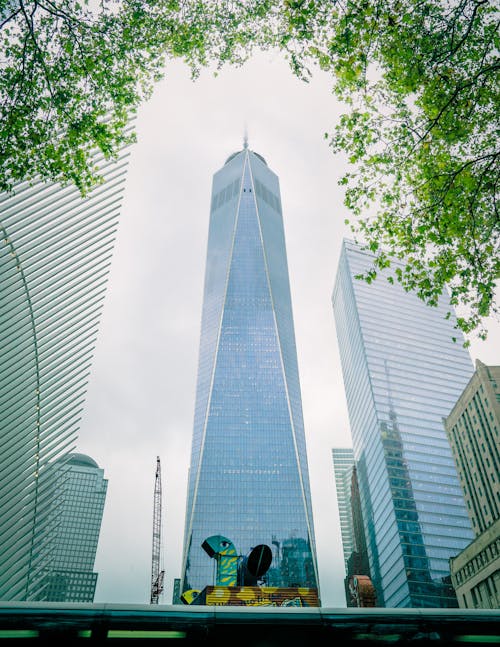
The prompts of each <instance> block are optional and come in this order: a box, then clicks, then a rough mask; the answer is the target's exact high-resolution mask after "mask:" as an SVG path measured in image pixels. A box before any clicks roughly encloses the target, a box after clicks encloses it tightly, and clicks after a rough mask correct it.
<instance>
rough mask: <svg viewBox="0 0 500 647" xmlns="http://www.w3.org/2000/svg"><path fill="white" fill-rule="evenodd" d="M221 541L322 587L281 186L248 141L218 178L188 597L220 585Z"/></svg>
mask: <svg viewBox="0 0 500 647" xmlns="http://www.w3.org/2000/svg"><path fill="white" fill-rule="evenodd" d="M212 535H222V536H224V537H226V538H227V539H229V540H230V541H231V542H233V544H234V546H235V548H236V551H237V552H238V554H239V555H242V556H245V555H247V554H248V552H249V551H250V550H251V548H253V547H255V546H257V545H259V544H267V545H268V546H269V547H270V548H271V550H272V552H273V561H272V564H271V567H270V568H269V571H268V572H267V574H266V576H265V577H266V578H267V579H266V585H268V586H283V587H288V586H303V587H313V588H318V575H317V566H316V551H315V541H314V531H313V520H312V510H311V496H310V489H309V476H308V467H307V457H306V445H305V435H304V426H303V419H302V403H301V395H300V385H299V374H298V365H297V352H296V346H295V335H294V327H293V318H292V304H291V296H290V286H289V279H288V268H287V259H286V249H285V236H284V229H283V219H282V212H281V200H280V191H279V182H278V178H277V176H276V175H275V174H274V173H273V172H272V171H271V169H270V168H269V167H268V166H267V163H266V162H265V160H264V159H263V158H262V157H261V156H260V155H258V154H257V153H255V152H252V151H250V150H249V149H248V147H247V145H246V143H245V147H244V149H243V150H242V151H240V152H238V153H234V154H233V155H231V156H230V157H229V158H228V159H227V161H226V163H225V164H224V166H223V168H222V169H220V170H219V171H218V172H217V173H216V174H215V176H214V179H213V188H212V203H211V211H210V227H209V235H208V252H207V261H206V275H205V288H204V302H203V315H202V326H201V341H200V351H199V367H198V384H197V394H196V407H195V416H194V432H193V444H192V454H191V467H190V472H189V484H188V496H187V509H186V527H185V545H184V556H183V572H182V591H186V590H187V589H199V590H202V589H203V588H204V587H205V586H207V585H212V584H214V562H213V560H212V559H210V557H209V556H208V555H207V553H206V552H204V550H203V549H202V547H201V545H202V543H203V542H204V540H205V539H206V538H207V537H209V536H212Z"/></svg>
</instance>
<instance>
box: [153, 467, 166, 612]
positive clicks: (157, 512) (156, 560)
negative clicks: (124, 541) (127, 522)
mask: <svg viewBox="0 0 500 647" xmlns="http://www.w3.org/2000/svg"><path fill="white" fill-rule="evenodd" d="M164 576H165V571H164V570H163V568H162V567H161V466H160V457H159V456H157V457H156V475H155V489H154V505H153V550H152V560H151V600H150V603H151V604H158V599H159V597H160V594H161V593H162V591H163V578H164Z"/></svg>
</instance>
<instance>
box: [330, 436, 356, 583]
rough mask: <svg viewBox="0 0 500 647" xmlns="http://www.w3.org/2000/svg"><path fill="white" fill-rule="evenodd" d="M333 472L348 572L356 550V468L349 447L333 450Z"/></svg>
mask: <svg viewBox="0 0 500 647" xmlns="http://www.w3.org/2000/svg"><path fill="white" fill-rule="evenodd" d="M332 458H333V471H334V474H335V488H336V490H337V506H338V509H339V519H340V532H341V536H342V548H343V551H344V562H345V567H346V572H347V561H348V560H349V557H350V556H351V554H352V552H353V550H354V537H353V528H352V511H351V487H352V473H353V468H354V454H353V451H352V449H351V448H349V447H335V448H333V449H332Z"/></svg>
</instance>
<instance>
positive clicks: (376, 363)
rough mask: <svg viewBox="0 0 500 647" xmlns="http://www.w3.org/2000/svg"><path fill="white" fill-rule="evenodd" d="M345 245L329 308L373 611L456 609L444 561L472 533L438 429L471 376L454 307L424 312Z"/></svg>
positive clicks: (366, 256)
mask: <svg viewBox="0 0 500 647" xmlns="http://www.w3.org/2000/svg"><path fill="white" fill-rule="evenodd" d="M372 258H373V257H372V255H371V253H370V252H367V251H364V250H362V249H361V247H360V246H358V245H357V244H355V243H354V242H352V241H349V240H344V241H343V243H342V250H341V255H340V260H339V266H338V271H337V276H336V280H335V287H334V291H333V296H332V301H333V309H334V315H335V323H336V331H337V338H338V344H339V352H340V358H341V364H342V373H343V378H344V386H345V390H346V397H347V405H348V411H349V419H350V426H351V432H352V440H353V448H354V458H355V460H356V465H357V476H358V482H359V492H360V500H361V507H362V516H363V523H364V525H365V535H366V539H367V551H368V557H369V563H370V572H371V577H372V580H373V584H374V586H375V589H376V593H377V603H378V605H380V606H386V607H445V606H456V605H457V602H456V596H455V594H454V592H453V589H452V587H451V583H450V570H449V558H450V557H451V556H453V555H455V554H456V553H458V552H459V551H460V550H462V549H463V548H464V547H465V546H466V545H467V544H468V543H469V541H470V540H471V539H472V536H473V534H472V529H471V525H470V521H469V518H468V516H467V511H466V507H465V503H464V498H463V494H462V491H461V488H460V483H459V480H458V476H457V471H456V467H455V464H454V461H453V456H452V454H451V449H450V445H449V442H448V439H447V437H446V432H445V430H444V426H443V417H445V416H446V415H448V413H449V412H450V410H451V409H452V407H453V405H454V404H455V402H456V400H457V398H458V397H459V395H460V393H461V392H462V390H463V388H464V387H465V385H466V384H467V382H468V380H469V379H470V377H471V375H472V362H471V359H470V357H469V354H468V353H467V351H466V350H465V349H464V348H463V346H462V345H461V344H460V343H459V342H458V343H454V342H453V339H452V338H453V337H456V336H457V332H456V330H455V329H454V319H453V317H451V318H449V319H446V313H447V312H448V311H449V310H450V304H449V301H448V299H447V297H446V296H444V295H443V296H442V298H441V299H440V303H439V305H438V306H437V307H435V308H431V307H428V306H426V305H425V304H424V303H423V302H422V301H421V300H419V299H418V297H417V296H416V295H414V294H412V293H408V292H405V291H404V290H403V289H402V287H401V286H400V285H399V284H398V283H397V281H394V284H391V283H390V282H389V281H387V280H386V279H385V278H384V276H383V274H382V275H381V276H379V277H378V278H377V279H376V280H375V281H374V282H372V283H371V284H368V283H366V282H365V281H362V280H359V279H356V278H355V277H356V275H358V274H361V273H362V272H364V271H365V270H367V269H368V268H369V267H371V265H372Z"/></svg>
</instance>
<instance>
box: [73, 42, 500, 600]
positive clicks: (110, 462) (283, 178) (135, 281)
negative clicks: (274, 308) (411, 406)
mask: <svg viewBox="0 0 500 647" xmlns="http://www.w3.org/2000/svg"><path fill="white" fill-rule="evenodd" d="M340 112H341V106H339V105H338V103H337V102H336V100H335V99H334V97H333V96H332V94H331V91H330V84H329V80H328V77H327V76H326V75H324V74H321V73H319V72H318V73H317V74H316V75H315V77H314V78H313V80H312V81H311V82H310V83H309V84H305V83H303V82H301V81H299V80H297V79H296V78H294V77H293V76H292V74H291V72H290V71H289V69H288V66H287V64H286V63H285V62H284V61H283V60H282V59H281V58H280V57H279V56H278V55H276V56H274V55H272V54H263V55H259V56H256V57H254V59H253V60H252V61H251V62H249V63H248V64H246V65H245V66H244V67H243V68H240V69H234V68H232V69H229V68H228V69H226V70H224V71H223V72H222V73H220V74H219V75H218V76H217V78H214V76H213V75H212V74H211V73H210V72H208V71H205V72H203V73H202V75H201V78H199V79H198V80H197V81H196V82H193V81H192V80H191V79H190V75H189V71H188V70H187V68H186V67H185V66H183V65H182V64H180V63H175V64H170V65H169V66H168V68H167V74H166V78H165V80H164V81H163V82H162V83H161V84H159V85H158V86H157V87H156V90H155V93H154V96H153V97H152V99H151V100H150V101H149V102H148V103H147V104H146V105H144V106H143V108H142V109H141V111H140V113H139V117H138V120H137V134H138V143H137V144H136V145H135V146H134V147H133V148H132V149H131V157H130V167H129V172H128V177H127V183H126V189H125V199H124V204H123V209H122V217H121V223H120V228H119V232H118V236H117V241H116V246H115V253H114V258H113V265H112V270H111V275H110V281H109V287H108V293H107V296H106V301H105V308H104V315H103V319H102V324H101V329H100V333H99V338H98V343H97V346H96V353H95V359H94V365H93V372H92V376H91V379H90V383H89V390H88V397H87V406H86V410H85V413H84V416H83V421H82V426H81V431H80V439H79V446H78V449H79V451H82V452H85V453H88V454H89V455H91V456H92V457H93V458H94V459H96V460H97V462H98V463H99V465H100V466H101V467H103V468H104V470H105V476H106V477H107V478H108V479H109V484H108V496H107V500H106V506H105V511H104V517H103V524H102V530H101V538H100V543H99V549H98V553H97V559H96V565H95V568H96V570H97V571H98V572H99V581H98V586H97V591H96V597H95V601H96V602H120V603H121V602H123V603H127V602H129V603H137V604H141V603H147V602H149V586H150V571H151V541H152V508H153V485H154V472H155V466H156V456H157V455H159V456H160V458H161V462H162V473H163V505H164V514H163V537H164V547H163V553H164V559H165V569H166V589H165V594H164V596H163V598H162V600H161V602H163V603H166V604H170V602H171V595H172V582H173V579H174V578H175V577H179V576H180V568H181V554H182V540H183V524H184V512H185V493H186V487H187V471H188V464H189V454H190V446H191V433H192V422H193V412H194V397H195V386H196V370H197V360H198V344H199V335H200V323H201V308H202V291H203V281H204V266H205V255H206V243H207V234H208V220H209V204H210V192H211V181H212V175H213V173H214V172H215V171H217V170H218V169H219V168H220V167H221V166H222V165H223V164H224V161H225V160H226V158H227V157H228V156H229V155H230V154H231V153H232V152H234V151H236V150H239V149H241V146H242V139H243V131H244V126H245V124H247V126H248V132H249V142H250V148H251V149H253V150H255V151H257V152H258V153H260V154H261V155H263V156H264V157H265V159H266V161H267V162H268V165H269V166H270V168H271V169H272V170H273V171H274V172H275V173H277V175H278V176H279V178H280V185H281V197H282V204H283V214H284V223H285V234H286V242H287V253H288V264H289V272H290V283H291V291H292V304H293V311H294V321H295V331H296V339H297V352H298V360H299V369H300V380H301V388H302V399H303V408H304V419H305V428H306V438H307V444H308V460H309V468H310V478H311V492H312V500H313V512H314V524H315V531H316V541H317V549H318V563H319V571H320V586H321V597H322V602H323V605H324V606H333V607H343V606H345V600H344V593H343V582H342V579H343V576H344V567H343V557H342V549H341V543H340V531H339V522H338V513H337V508H336V498H335V496H336V493H335V485H334V478H333V469H332V462H331V448H332V447H334V446H339V447H342V446H350V444H351V440H350V434H349V426H348V417H347V409H346V402H345V396H344V390H343V384H342V375H341V369H340V363H339V357H338V350H337V342H336V336H335V326H334V319H333V313H332V308H331V301H330V297H331V292H332V287H333V281H334V276H335V271H336V267H337V262H338V255H339V251H340V244H341V240H342V237H343V236H344V235H348V234H349V232H348V231H347V229H346V227H345V226H344V224H343V223H344V218H346V217H347V216H348V213H347V210H346V208H345V207H344V206H343V204H342V199H343V198H342V192H341V190H340V189H339V187H338V186H337V181H338V179H339V178H340V177H341V175H342V174H343V172H344V170H345V160H344V159H343V158H342V157H341V156H334V155H333V154H332V152H331V150H330V149H329V147H328V145H327V143H326V141H325V139H324V137H323V134H324V132H325V131H327V130H332V128H333V126H334V124H335V123H336V120H337V118H338V115H339V114H340ZM471 356H472V358H476V357H479V358H480V359H481V360H482V361H484V362H486V363H491V364H495V363H496V364H500V331H499V326H498V324H495V326H494V328H493V329H492V330H491V334H490V339H489V341H488V342H485V343H483V342H477V343H474V344H473V346H472V349H471Z"/></svg>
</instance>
